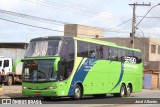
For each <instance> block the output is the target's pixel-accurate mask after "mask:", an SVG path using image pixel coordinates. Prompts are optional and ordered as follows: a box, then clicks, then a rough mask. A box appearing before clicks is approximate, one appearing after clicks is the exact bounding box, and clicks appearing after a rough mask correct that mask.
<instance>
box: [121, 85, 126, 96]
mask: <svg viewBox="0 0 160 107" xmlns="http://www.w3.org/2000/svg"><path fill="white" fill-rule="evenodd" d="M125 94H126V87H125V86H124V84H122V85H121V89H120V97H124V96H125Z"/></svg>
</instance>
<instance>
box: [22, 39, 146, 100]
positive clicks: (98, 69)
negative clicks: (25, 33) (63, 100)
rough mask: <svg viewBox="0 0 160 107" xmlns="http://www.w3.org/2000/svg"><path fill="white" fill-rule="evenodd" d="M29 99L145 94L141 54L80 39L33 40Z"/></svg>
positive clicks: (27, 63) (25, 89) (25, 90)
mask: <svg viewBox="0 0 160 107" xmlns="http://www.w3.org/2000/svg"><path fill="white" fill-rule="evenodd" d="M22 61H23V62H24V65H23V73H22V76H23V78H22V79H23V82H22V94H23V95H25V96H40V97H44V98H46V99H48V98H51V97H64V96H68V97H72V98H75V99H80V98H82V96H83V95H93V96H94V97H105V96H106V94H113V95H114V96H120V97H123V96H130V94H131V93H132V92H140V91H141V90H142V71H143V64H142V57H141V51H140V50H138V49H131V48H127V47H122V46H118V45H116V44H114V43H111V42H106V41H102V40H97V39H89V38H78V37H65V36H53V37H40V38H35V39H32V40H31V41H30V43H29V46H28V49H27V51H26V55H25V58H24V59H23V60H22Z"/></svg>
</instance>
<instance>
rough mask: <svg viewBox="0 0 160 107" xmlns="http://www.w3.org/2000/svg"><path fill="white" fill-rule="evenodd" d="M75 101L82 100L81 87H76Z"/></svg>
mask: <svg viewBox="0 0 160 107" xmlns="http://www.w3.org/2000/svg"><path fill="white" fill-rule="evenodd" d="M72 98H74V99H81V98H82V88H81V86H79V85H76V88H75V91H74V96H73V97H72Z"/></svg>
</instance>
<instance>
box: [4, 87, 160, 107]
mask: <svg viewBox="0 0 160 107" xmlns="http://www.w3.org/2000/svg"><path fill="white" fill-rule="evenodd" d="M3 90H4V96H1V98H9V97H21V96H22V95H21V85H13V86H3ZM130 98H135V99H134V100H132V99H131V100H130V99H129V100H128V99H127V98H123V99H122V98H116V97H113V96H112V95H108V96H107V97H106V98H102V99H95V98H93V97H91V96H86V97H84V98H83V99H82V100H71V99H70V98H56V99H52V100H50V101H42V103H47V104H51V105H48V106H53V105H52V104H54V105H55V104H57V105H58V106H60V107H62V106H63V107H64V106H65V107H75V106H80V107H87V106H96V107H98V106H102V107H105V106H106V104H107V106H116V107H119V106H122V105H124V104H122V105H119V104H120V103H123V102H124V101H127V102H126V103H132V104H133V102H134V101H136V99H138V98H159V99H160V90H146V89H143V91H142V92H141V93H132V95H131V97H130ZM28 99H30V100H34V99H38V100H42V98H28ZM114 102H119V104H118V105H117V104H114ZM59 104H61V105H59ZM148 105H149V104H148ZM148 105H147V106H148ZM125 106H126V107H127V106H128V105H125ZM129 106H132V105H129ZM133 106H135V105H133ZM136 106H137V107H143V105H142V104H140V105H136ZM155 106H157V105H155Z"/></svg>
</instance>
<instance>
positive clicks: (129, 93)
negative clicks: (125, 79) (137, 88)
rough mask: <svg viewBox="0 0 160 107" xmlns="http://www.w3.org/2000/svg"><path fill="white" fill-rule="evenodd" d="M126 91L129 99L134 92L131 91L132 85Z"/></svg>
mask: <svg viewBox="0 0 160 107" xmlns="http://www.w3.org/2000/svg"><path fill="white" fill-rule="evenodd" d="M126 91H127V92H126V96H127V97H129V96H130V95H131V92H132V89H131V86H130V85H128V86H127V90H126Z"/></svg>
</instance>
